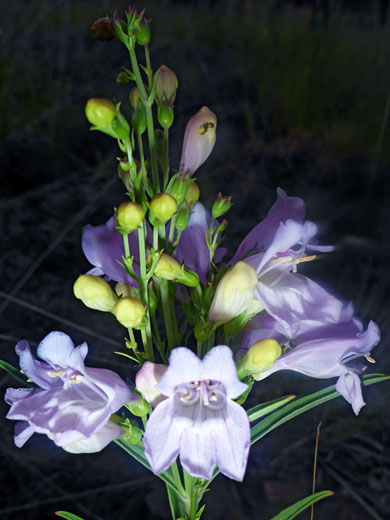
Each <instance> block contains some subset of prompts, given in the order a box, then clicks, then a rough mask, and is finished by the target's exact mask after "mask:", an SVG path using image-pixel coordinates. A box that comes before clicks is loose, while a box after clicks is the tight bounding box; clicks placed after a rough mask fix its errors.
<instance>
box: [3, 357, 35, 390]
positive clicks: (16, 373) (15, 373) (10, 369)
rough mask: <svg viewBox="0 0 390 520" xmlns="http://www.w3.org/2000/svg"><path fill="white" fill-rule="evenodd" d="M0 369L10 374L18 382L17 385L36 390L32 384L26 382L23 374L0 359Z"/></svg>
mask: <svg viewBox="0 0 390 520" xmlns="http://www.w3.org/2000/svg"><path fill="white" fill-rule="evenodd" d="M0 368H2V369H3V370H5V371H6V372H8V374H10V375H11V376H12V377H14V378H15V379H17V380H18V381H19V383H23V384H24V385H25V386H31V387H34V388H36V385H34V383H31V382H29V381H27V379H28V378H27V377H26V376H25V375H24V374H22V372H21V371H20V370H18V369H17V368H15V367H13V366H12V365H10V364H9V363H7V362H6V361H2V360H1V359H0Z"/></svg>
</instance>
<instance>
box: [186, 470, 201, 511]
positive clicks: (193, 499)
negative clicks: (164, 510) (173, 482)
mask: <svg viewBox="0 0 390 520" xmlns="http://www.w3.org/2000/svg"><path fill="white" fill-rule="evenodd" d="M183 474H184V485H185V489H186V493H187V496H188V498H189V502H188V503H187V504H186V515H187V516H186V518H188V520H196V513H197V511H198V493H197V491H196V490H195V486H194V478H193V477H191V475H189V474H188V473H187V472H186V470H184V469H183Z"/></svg>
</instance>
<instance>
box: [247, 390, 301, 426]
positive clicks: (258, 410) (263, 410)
mask: <svg viewBox="0 0 390 520" xmlns="http://www.w3.org/2000/svg"><path fill="white" fill-rule="evenodd" d="M295 397H296V396H295V395H287V396H286V397H279V398H278V399H274V400H273V401H268V402H266V403H261V404H258V405H256V406H253V408H250V409H249V410H247V414H248V417H249V420H250V421H251V422H252V421H257V419H260V418H261V417H264V415H267V414H269V413H271V412H273V411H274V410H277V409H278V408H280V407H281V406H284V405H285V404H287V403H288V402H289V401H291V400H292V399H295Z"/></svg>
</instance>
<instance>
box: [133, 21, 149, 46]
mask: <svg viewBox="0 0 390 520" xmlns="http://www.w3.org/2000/svg"><path fill="white" fill-rule="evenodd" d="M135 38H136V42H137V43H138V45H147V44H148V43H149V42H150V39H151V35H150V27H149V24H147V23H140V24H139V25H138V26H137V28H136V32H135Z"/></svg>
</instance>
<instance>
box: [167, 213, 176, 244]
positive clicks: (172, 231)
mask: <svg viewBox="0 0 390 520" xmlns="http://www.w3.org/2000/svg"><path fill="white" fill-rule="evenodd" d="M176 218H177V217H176V215H174V216H173V217H172V218H171V222H170V224H169V237H168V245H169V244H171V243H172V242H173V234H174V232H175V224H176Z"/></svg>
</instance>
